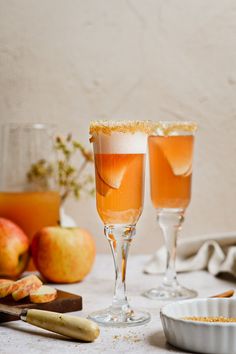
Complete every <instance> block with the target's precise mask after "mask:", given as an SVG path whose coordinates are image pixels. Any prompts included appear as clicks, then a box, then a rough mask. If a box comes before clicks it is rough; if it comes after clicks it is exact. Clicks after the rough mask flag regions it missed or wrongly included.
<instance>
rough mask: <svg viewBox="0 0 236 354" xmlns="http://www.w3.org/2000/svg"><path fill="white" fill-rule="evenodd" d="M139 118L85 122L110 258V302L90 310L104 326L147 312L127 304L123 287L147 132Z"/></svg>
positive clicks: (132, 321)
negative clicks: (112, 273) (112, 271)
mask: <svg viewBox="0 0 236 354" xmlns="http://www.w3.org/2000/svg"><path fill="white" fill-rule="evenodd" d="M149 132H150V123H149V122H144V121H122V122H112V121H110V122H109V121H98V122H92V123H91V125H90V134H91V139H90V141H91V142H92V143H93V149H94V160H95V176H96V200H97V211H98V214H99V216H100V218H101V220H102V221H103V223H104V233H105V236H106V238H107V239H108V241H109V243H110V246H111V250H112V255H113V259H114V264H115V274H116V283H115V291H114V297H113V301H112V305H111V306H110V307H109V308H107V309H105V310H101V311H97V312H94V313H92V314H90V316H89V317H90V318H91V319H93V320H94V321H96V322H98V323H100V324H102V325H105V326H117V327H126V326H137V325H141V324H144V323H147V322H148V321H149V320H150V315H149V314H148V313H146V312H140V311H134V310H133V309H131V308H130V306H129V303H128V300H127V297H126V293H125V276H126V267H127V256H128V250H129V246H130V243H131V241H132V239H133V237H134V235H135V227H136V223H137V221H138V219H139V217H140V215H141V213H142V209H143V194H144V171H145V155H146V145H147V134H148V133H149Z"/></svg>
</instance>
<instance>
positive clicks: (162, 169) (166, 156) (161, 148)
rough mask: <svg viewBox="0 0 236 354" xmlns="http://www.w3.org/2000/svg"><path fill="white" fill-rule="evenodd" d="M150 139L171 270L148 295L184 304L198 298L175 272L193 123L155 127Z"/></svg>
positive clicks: (153, 182) (189, 175)
mask: <svg viewBox="0 0 236 354" xmlns="http://www.w3.org/2000/svg"><path fill="white" fill-rule="evenodd" d="M154 128H155V129H154V130H155V133H154V132H153V133H152V134H151V135H150V136H149V138H148V145H149V160H150V180H151V199H152V203H153V206H154V207H155V208H156V211H157V220H158V222H159V225H160V228H161V230H162V233H163V235H164V239H165V245H166V249H167V266H166V272H165V276H164V279H163V282H162V285H161V286H159V287H158V288H153V289H150V290H148V291H146V292H145V293H144V295H145V296H147V297H148V298H151V299H159V300H181V299H187V298H192V297H195V296H196V295H197V293H196V291H194V290H190V289H187V288H185V287H183V286H182V285H180V284H179V282H178V280H177V275H176V271H175V256H176V247H177V236H178V234H179V231H180V229H181V225H182V223H183V221H184V214H185V210H186V208H187V207H188V205H189V203H190V198H191V180H192V160H193V145H194V135H195V132H196V130H197V125H196V124H195V123H193V122H159V123H156V124H155V123H154Z"/></svg>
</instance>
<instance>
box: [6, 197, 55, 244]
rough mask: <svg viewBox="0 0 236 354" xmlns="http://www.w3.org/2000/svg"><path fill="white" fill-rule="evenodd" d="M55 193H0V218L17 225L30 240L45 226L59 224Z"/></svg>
mask: <svg viewBox="0 0 236 354" xmlns="http://www.w3.org/2000/svg"><path fill="white" fill-rule="evenodd" d="M59 208H60V196H59V194H58V193H57V192H53V191H45V192H0V217H4V218H7V219H9V220H12V221H13V222H15V223H16V224H17V225H19V226H20V227H21V228H22V229H23V230H24V231H25V233H26V235H27V236H28V237H29V239H30V240H31V239H32V238H33V236H34V234H35V233H36V232H37V231H39V230H40V229H41V228H43V227H45V226H56V225H58V224H59V218H60V216H59Z"/></svg>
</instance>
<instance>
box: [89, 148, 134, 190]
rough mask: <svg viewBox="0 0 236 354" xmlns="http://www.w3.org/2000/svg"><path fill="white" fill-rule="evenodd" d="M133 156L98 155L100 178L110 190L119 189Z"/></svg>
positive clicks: (96, 160)
mask: <svg viewBox="0 0 236 354" xmlns="http://www.w3.org/2000/svg"><path fill="white" fill-rule="evenodd" d="M132 159H133V155H114V154H101V155H100V154H97V155H96V156H95V164H96V169H97V173H98V175H99V177H100V178H101V180H102V181H103V182H104V183H105V184H106V185H108V186H109V187H110V188H114V189H119V188H120V186H121V183H122V180H123V177H124V174H125V172H126V170H127V167H128V165H129V163H130V162H131V161H132Z"/></svg>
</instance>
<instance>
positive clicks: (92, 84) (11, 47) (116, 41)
mask: <svg viewBox="0 0 236 354" xmlns="http://www.w3.org/2000/svg"><path fill="white" fill-rule="evenodd" d="M235 23H236V2H235V0H224V1H222V0H181V1H178V0H170V1H166V0H126V1H125V0H119V1H117V0H86V1H85V0H41V1H38V0H21V1H19V0H7V1H6V0H0V121H1V122H9V121H19V122H21V121H22V122H23V121H32V122H55V123H57V125H58V129H59V131H60V132H70V131H73V132H74V133H75V135H76V136H77V137H78V138H79V139H81V141H82V142H84V143H86V144H87V145H89V144H88V125H89V120H90V119H93V118H107V119H110V118H111V117H113V118H117V117H119V118H125V119H126V118H130V119H132V118H135V119H139V118H144V119H154V120H155V119H175V118H177V119H194V120H196V121H197V122H198V123H199V126H200V129H199V133H198V135H197V145H196V151H195V152H196V154H195V165H194V182H193V197H192V204H191V206H190V208H189V210H188V212H187V220H186V222H185V225H184V228H183V237H185V236H191V235H200V234H204V233H208V232H221V231H230V230H235V229H236V218H235V204H236V187H235V184H236V65H235V63H236V25H235ZM13 168H14V166H13ZM67 212H68V213H70V214H71V215H72V216H73V217H74V218H75V219H76V220H77V222H78V225H80V226H83V227H87V228H88V229H90V230H91V231H92V232H93V234H94V235H95V237H96V240H97V247H98V250H99V251H105V250H106V251H108V245H107V243H106V241H105V239H104V238H103V237H102V233H103V230H102V224H101V222H100V220H99V219H98V216H97V213H96V209H95V201H94V200H93V199H83V200H81V201H80V202H79V203H76V202H73V201H70V202H69V203H68V204H67ZM161 243H162V239H161V235H160V232H159V230H158V227H157V225H156V222H155V212H154V210H153V208H152V206H151V203H150V197H149V188H148V176H147V188H146V201H145V209H144V212H143V215H142V218H141V220H140V222H139V224H138V232H137V238H136V240H135V242H134V243H133V245H132V252H152V251H153V250H154V249H155V248H156V247H157V246H158V245H160V244H161Z"/></svg>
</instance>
